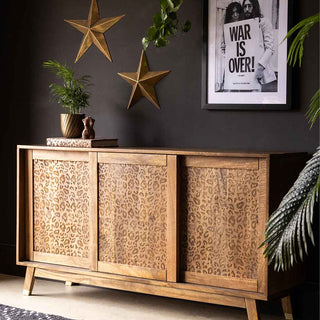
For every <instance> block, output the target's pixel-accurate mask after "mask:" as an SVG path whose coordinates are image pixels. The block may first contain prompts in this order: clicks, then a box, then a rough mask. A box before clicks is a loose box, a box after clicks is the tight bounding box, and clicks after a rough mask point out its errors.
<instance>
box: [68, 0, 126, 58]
mask: <svg viewBox="0 0 320 320" xmlns="http://www.w3.org/2000/svg"><path fill="white" fill-rule="evenodd" d="M124 16H125V15H122V16H118V17H113V18H103V19H100V15H99V9H98V4H97V0H92V1H91V6H90V11H89V16H88V20H65V21H66V22H68V23H69V24H70V25H71V26H72V27H74V28H76V29H77V30H79V31H80V32H82V33H83V34H84V37H83V39H82V42H81V46H80V49H79V52H78V55H77V57H76V60H75V63H76V62H77V61H78V60H79V59H80V58H81V57H82V56H83V54H84V53H85V52H86V51H87V50H88V49H89V48H90V47H91V45H92V43H94V44H95V46H96V47H97V48H98V49H99V50H100V51H101V52H102V53H103V54H104V55H105V56H106V57H107V58H108V59H109V60H110V61H112V59H111V55H110V52H109V49H108V45H107V42H106V39H105V36H104V33H105V32H106V31H107V30H109V29H110V28H111V27H112V26H113V25H114V24H116V23H117V22H118V21H119V20H120V19H122V18H123V17H124Z"/></svg>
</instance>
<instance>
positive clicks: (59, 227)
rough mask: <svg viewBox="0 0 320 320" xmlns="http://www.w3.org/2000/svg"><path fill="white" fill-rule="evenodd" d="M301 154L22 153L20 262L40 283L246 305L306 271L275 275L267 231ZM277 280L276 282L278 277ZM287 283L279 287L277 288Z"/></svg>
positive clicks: (275, 293)
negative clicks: (265, 243) (265, 252)
mask: <svg viewBox="0 0 320 320" xmlns="http://www.w3.org/2000/svg"><path fill="white" fill-rule="evenodd" d="M306 160H307V154H305V153H295V154H293V153H263V152H217V151H204V150H202V151H201V150H174V149H145V148H144V149H139V148H106V149H102V148H98V149H91V148H90V149H88V148H67V147H44V146H18V147H17V264H18V265H22V266H26V267H27V271H26V278H25V286H24V293H25V294H26V295H29V294H31V293H32V289H33V284H34V279H35V277H42V278H49V279H56V280H63V281H66V282H69V283H70V282H75V283H80V284H87V285H96V286H100V287H107V288H113V289H120V290H128V291H133V292H141V293H147V294H153V295H159V296H165V297H173V298H178V299H186V300H193V301H200V302H206V303H214V304H222V305H227V306H235V307H240V308H246V309H247V314H248V318H249V319H250V320H257V319H258V318H259V314H258V311H257V303H256V302H257V300H268V299H271V298H273V297H277V298H282V302H283V307H284V312H285V314H286V317H288V319H289V317H290V316H291V315H290V314H292V312H291V307H290V298H289V296H288V295H289V293H290V290H291V289H292V288H293V287H295V286H296V285H298V284H300V283H301V282H302V281H303V280H304V272H303V266H301V265H297V267H296V268H295V269H294V270H292V271H291V272H288V273H281V274H279V273H276V272H274V271H273V270H272V269H271V268H268V264H267V261H266V259H265V258H264V256H263V250H262V249H258V246H259V245H260V243H261V242H262V241H263V237H264V235H263V234H264V229H265V224H266V221H267V218H268V215H269V212H272V211H273V210H274V209H276V207H277V206H278V204H279V203H280V200H281V198H282V197H283V196H284V194H285V193H286V192H287V191H288V189H289V188H290V186H291V185H292V183H293V182H294V180H295V179H296V177H297V175H298V173H299V172H300V170H301V169H302V168H303V166H304V164H305V161H306ZM280 279H281V280H280ZM279 280H280V281H279Z"/></svg>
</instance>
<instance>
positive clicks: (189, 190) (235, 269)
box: [180, 156, 268, 292]
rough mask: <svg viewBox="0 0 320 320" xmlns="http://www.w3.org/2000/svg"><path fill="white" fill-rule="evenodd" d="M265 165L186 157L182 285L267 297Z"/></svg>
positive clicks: (255, 161)
mask: <svg viewBox="0 0 320 320" xmlns="http://www.w3.org/2000/svg"><path fill="white" fill-rule="evenodd" d="M267 163H268V160H267V159H259V158H249V157H248V158H242V157H201V156H188V157H184V158H183V161H182V168H181V177H180V178H181V180H180V182H181V188H180V190H181V192H180V204H181V212H180V231H181V237H180V250H181V252H180V257H181V260H180V263H181V265H180V272H181V274H180V276H181V278H180V279H181V281H184V282H188V283H195V284H203V285H213V286H218V287H225V288H234V289H240V290H247V291H253V292H266V277H267V265H266V263H267V262H266V260H265V259H264V257H263V255H262V251H263V250H262V249H260V250H259V249H258V246H259V245H260V243H261V242H262V240H263V230H264V227H265V222H266V218H267V214H268V206H267V193H268V186H267V179H268V173H267Z"/></svg>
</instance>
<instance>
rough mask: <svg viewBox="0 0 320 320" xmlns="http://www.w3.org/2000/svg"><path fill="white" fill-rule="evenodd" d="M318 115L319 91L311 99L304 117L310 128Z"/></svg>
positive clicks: (319, 107)
mask: <svg viewBox="0 0 320 320" xmlns="http://www.w3.org/2000/svg"><path fill="white" fill-rule="evenodd" d="M319 114H320V89H318V91H317V92H316V93H315V94H314V96H313V97H312V98H311V101H310V105H309V108H308V111H307V113H306V117H307V119H308V122H309V123H310V128H312V127H313V125H314V124H315V123H316V121H317V119H318V117H319Z"/></svg>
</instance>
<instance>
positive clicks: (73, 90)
mask: <svg viewBox="0 0 320 320" xmlns="http://www.w3.org/2000/svg"><path fill="white" fill-rule="evenodd" d="M43 67H44V68H46V69H48V70H49V71H50V72H52V73H54V74H55V75H56V76H57V77H58V78H60V79H61V80H62V81H63V84H62V85H59V84H57V83H52V84H50V85H49V88H50V92H51V94H52V96H53V99H54V100H55V101H56V102H58V103H59V104H61V105H62V107H63V108H66V109H67V110H68V113H61V114H60V124H61V131H62V135H63V136H64V137H65V138H79V137H81V133H82V130H83V122H82V119H83V118H84V117H85V114H83V113H80V111H81V110H82V109H84V108H86V107H88V106H89V103H88V99H89V96H90V95H89V92H88V90H87V87H88V86H89V85H90V83H89V78H90V76H88V75H84V76H82V77H81V78H75V75H74V71H73V70H72V69H71V68H70V67H68V66H67V65H66V64H61V63H60V62H58V61H56V60H48V61H45V62H44V63H43Z"/></svg>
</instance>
